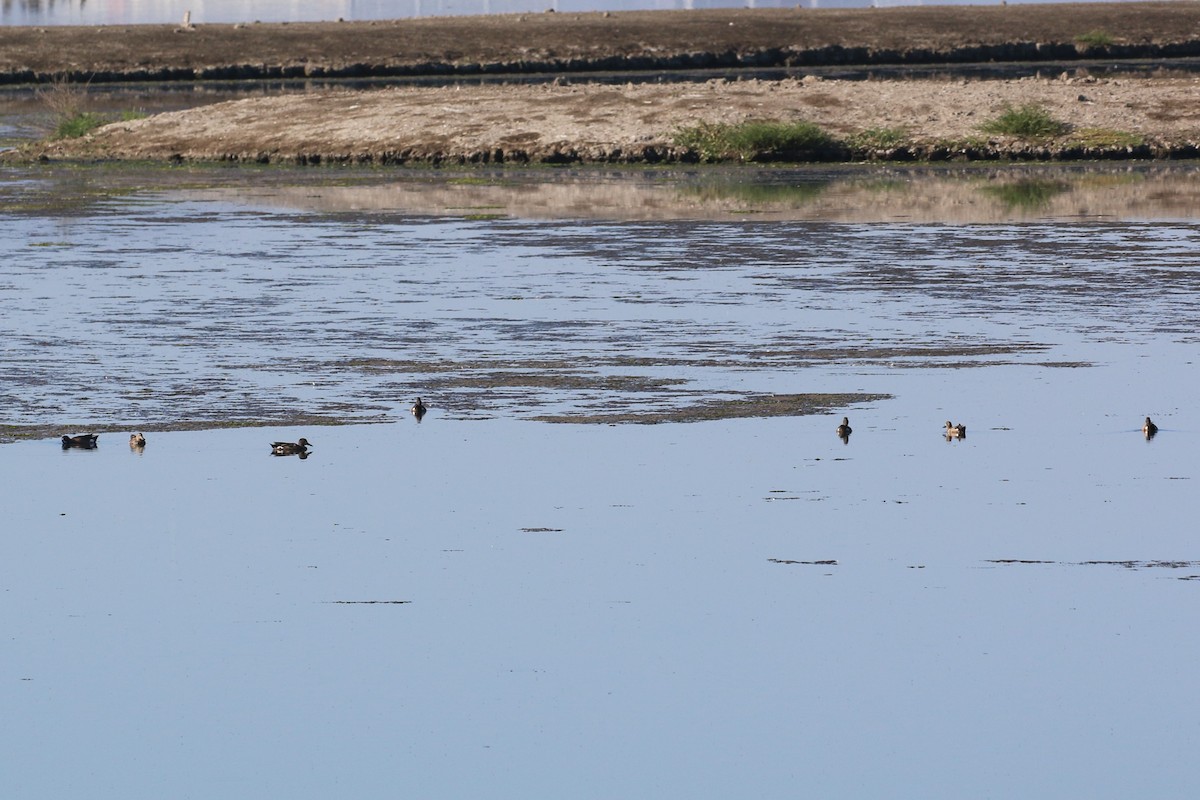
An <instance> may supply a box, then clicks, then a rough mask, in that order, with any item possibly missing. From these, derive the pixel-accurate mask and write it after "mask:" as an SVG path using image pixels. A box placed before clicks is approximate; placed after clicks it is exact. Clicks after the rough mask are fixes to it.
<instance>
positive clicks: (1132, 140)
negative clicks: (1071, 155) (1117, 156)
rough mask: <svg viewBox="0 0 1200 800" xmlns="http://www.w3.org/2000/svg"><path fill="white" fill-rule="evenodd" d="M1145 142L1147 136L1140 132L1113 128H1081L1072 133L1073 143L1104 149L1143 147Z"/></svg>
mask: <svg viewBox="0 0 1200 800" xmlns="http://www.w3.org/2000/svg"><path fill="white" fill-rule="evenodd" d="M1145 142H1146V140H1145V138H1144V137H1142V136H1141V135H1140V134H1136V133H1131V132H1130V131H1117V130H1113V129H1111V128H1081V129H1080V130H1077V131H1075V132H1074V133H1073V134H1072V135H1071V143H1072V144H1078V145H1079V146H1081V147H1092V148H1098V149H1104V150H1108V149H1115V148H1126V147H1141V146H1142V145H1143V144H1145Z"/></svg>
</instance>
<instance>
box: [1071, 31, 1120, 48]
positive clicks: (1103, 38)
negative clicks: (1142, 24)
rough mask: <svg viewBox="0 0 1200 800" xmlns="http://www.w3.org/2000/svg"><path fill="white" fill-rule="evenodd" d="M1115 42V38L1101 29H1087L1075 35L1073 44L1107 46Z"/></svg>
mask: <svg viewBox="0 0 1200 800" xmlns="http://www.w3.org/2000/svg"><path fill="white" fill-rule="evenodd" d="M1116 43H1117V40H1116V38H1115V37H1113V35H1112V34H1111V33H1109V32H1108V31H1102V30H1094V31H1088V32H1087V33H1081V34H1079V35H1078V36H1076V37H1075V44H1080V45H1083V46H1084V47H1108V46H1109V45H1113V44H1116Z"/></svg>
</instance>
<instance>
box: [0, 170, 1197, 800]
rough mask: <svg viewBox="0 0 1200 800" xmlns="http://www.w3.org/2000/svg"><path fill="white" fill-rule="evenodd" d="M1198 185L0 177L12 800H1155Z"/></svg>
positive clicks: (715, 178) (1170, 753) (267, 174)
mask: <svg viewBox="0 0 1200 800" xmlns="http://www.w3.org/2000/svg"><path fill="white" fill-rule="evenodd" d="M1195 178H1196V174H1195V167H1194V166H1189V165H1184V166H1179V167H1175V168H1171V169H1157V168H1156V169H1147V168H1142V169H1133V170H1130V169H1124V168H1112V169H1097V168H1085V169H1079V170H1059V171H1053V170H1037V169H1018V168H1014V169H1011V170H1002V171H969V172H964V173H952V174H951V173H930V172H928V171H920V170H912V171H895V170H888V171H883V170H871V171H860V170H846V171H834V172H828V171H816V170H798V171H786V170H778V171H767V172H763V173H752V174H749V176H748V174H747V173H745V172H741V173H737V172H724V171H720V170H713V171H706V172H703V173H698V174H687V173H679V172H657V171H655V172H637V173H616V172H604V171H583V172H578V173H575V172H566V171H564V172H547V173H536V174H532V175H531V174H530V173H519V174H506V173H487V172H478V173H477V172H466V173H445V174H440V173H430V174H421V173H409V172H401V173H394V172H393V173H386V172H382V171H380V172H362V173H359V172H332V171H309V172H288V171H283V170H264V171H258V172H253V171H219V170H216V171H210V170H186V171H185V170H177V171H166V170H137V169H129V170H99V169H44V170H32V171H28V172H26V171H17V170H7V171H5V172H3V173H0V192H2V195H0V221H2V224H3V226H4V230H5V233H6V236H5V237H3V239H2V240H0V292H2V293H3V297H4V304H5V313H4V314H3V316H2V317H0V343H2V344H0V347H2V348H3V351H2V352H3V358H2V359H0V365H2V370H3V373H2V375H0V400H2V401H3V408H4V409H5V419H4V422H5V423H6V424H8V425H15V426H26V427H30V428H32V427H45V428H47V429H49V428H51V427H53V426H60V427H61V428H63V430H62V431H58V430H55V431H54V432H56V433H57V432H67V430H66V429H67V428H70V432H76V431H77V430H83V429H85V428H88V427H92V426H96V427H98V428H100V429H103V430H105V431H111V432H105V433H102V434H101V436H100V447H99V449H97V450H95V451H88V452H85V451H78V450H71V451H63V450H61V448H60V447H59V446H58V443H57V442H56V441H55V440H54V439H37V440H32V441H19V442H15V443H9V444H4V445H0V470H2V471H3V472H2V474H3V475H4V483H5V486H6V490H5V499H6V503H5V506H6V508H5V510H6V515H5V518H6V524H5V531H6V534H5V535H4V536H3V537H0V598H2V602H0V624H2V626H3V631H4V634H5V635H4V636H3V637H2V638H0V664H2V665H3V666H2V667H0V698H2V700H0V702H2V703H3V707H4V708H5V710H6V712H7V718H8V719H9V720H10V724H9V725H6V726H5V727H4V733H3V734H0V751H2V752H4V753H5V754H6V755H5V757H4V759H5V768H4V769H3V770H0V795H3V796H4V797H14V798H51V797H78V796H86V797H98V798H110V797H111V798H123V799H127V798H161V797H215V796H220V797H226V798H260V797H264V796H266V797H299V798H323V797H330V796H353V797H361V798H384V797H396V796H420V797H466V796H487V797H505V798H508V797H512V798H517V797H545V796H571V797H595V798H611V797H630V796H654V797H689V798H695V797H705V798H708V797H711V798H726V797H732V796H746V795H752V796H756V797H780V798H783V797H795V796H797V795H803V796H817V797H865V796H870V797H879V796H896V795H902V796H920V797H931V798H961V797H973V796H996V797H1018V796H1019V797H1047V798H1050V797H1053V798H1061V797H1072V796H1087V797H1095V798H1126V797H1131V796H1147V797H1173V796H1184V795H1185V794H1186V792H1187V790H1188V788H1189V787H1190V786H1191V785H1192V783H1193V769H1192V767H1191V762H1192V756H1193V754H1194V752H1195V751H1196V748H1197V745H1200V723H1198V722H1197V721H1196V719H1195V714H1194V713H1193V709H1194V707H1195V704H1196V701H1197V700H1198V699H1200V678H1197V675H1196V670H1195V668H1194V665H1195V663H1196V660H1197V657H1198V656H1200V652H1198V650H1200V648H1198V647H1197V646H1196V645H1195V644H1193V643H1192V641H1191V638H1190V637H1188V636H1187V634H1186V632H1187V631H1188V630H1189V626H1190V623H1191V622H1192V620H1193V619H1194V616H1195V608H1196V604H1197V602H1198V601H1200V546H1198V545H1197V543H1196V540H1195V534H1194V527H1193V523H1192V520H1193V519H1194V518H1195V516H1196V514H1197V511H1198V509H1197V505H1198V501H1197V499H1196V494H1195V487H1194V485H1193V481H1194V480H1195V479H1196V455H1195V453H1196V444H1197V434H1196V426H1195V424H1194V422H1193V416H1194V414H1193V408H1194V405H1195V399H1196V395H1197V389H1198V388H1200V387H1198V386H1197V381H1196V379H1195V377H1194V375H1195V371H1194V367H1195V365H1194V361H1195V358H1196V333H1195V331H1196V330H1197V329H1198V328H1200V294H1197V285H1196V284H1197V273H1196V259H1195V253H1196V252H1197V251H1198V245H1200V208H1198V207H1197V205H1196V202H1195V197H1194V192H1195V189H1194V188H1193V187H1194V186H1195V185H1196V184H1197V181H1196V180H1195ZM809 392H819V393H862V394H863V395H887V396H889V399H883V400H872V401H869V402H861V403H850V404H849V405H845V406H837V407H833V408H829V409H828V411H827V412H825V413H820V414H817V415H812V416H789V417H775V418H750V419H730V420H717V421H710V422H697V423H689V424H680V423H664V424H657V425H628V424H619V425H596V424H554V423H548V422H542V421H538V418H539V417H541V416H543V415H546V414H567V415H574V416H576V417H577V418H581V419H583V418H588V417H591V416H595V415H607V414H615V413H620V412H621V411H623V410H628V409H630V408H637V409H643V410H648V411H658V410H670V409H678V408H687V407H690V406H693V405H695V404H697V403H701V402H704V401H706V400H709V399H712V398H719V399H723V400H726V401H728V402H729V403H731V404H734V405H736V406H742V405H746V406H749V407H755V405H754V404H755V403H756V402H757V398H759V397H760V396H761V395H763V394H770V393H778V394H799V393H809ZM418 394H420V395H422V396H423V397H425V399H426V401H427V402H429V403H430V404H431V410H430V412H429V414H428V415H427V416H426V417H425V419H424V421H423V422H421V423H419V424H418V423H417V422H416V421H415V420H414V419H412V418H411V416H409V415H408V414H407V413H406V411H405V409H406V408H407V406H408V405H409V404H411V402H412V400H413V398H414V397H415V396H417V395H418ZM844 414H845V415H849V417H850V420H851V424H852V425H853V427H854V433H853V434H852V436H851V437H850V440H849V442H848V443H846V444H843V442H841V441H840V440H839V439H838V438H837V437H836V436H835V435H834V427H835V426H836V424H837V421H838V420H840V419H841V417H842V416H843V415H844ZM1147 414H1149V415H1151V416H1152V417H1154V419H1155V420H1156V421H1157V422H1158V424H1159V425H1160V426H1161V428H1162V431H1161V432H1160V433H1159V435H1158V436H1157V437H1156V438H1155V439H1154V440H1152V441H1146V440H1145V439H1144V438H1143V437H1142V435H1141V434H1140V432H1139V431H1138V428H1139V427H1140V424H1141V419H1142V417H1144V416H1145V415H1147ZM305 415H311V416H314V417H319V418H324V419H342V420H350V421H354V420H360V421H361V423H362V424H353V425H343V426H318V425H312V424H309V425H306V426H303V427H289V426H284V425H282V424H281V425H276V426H268V427H249V428H237V429H225V430H205V431H180V430H168V431H163V432H156V431H155V430H154V429H155V428H178V427H180V426H181V425H182V424H184V423H191V422H197V423H199V424H201V425H215V424H218V423H221V422H222V421H225V420H244V421H251V420H279V421H286V420H294V419H299V418H302V417H303V416H305ZM946 419H953V420H954V421H962V422H965V423H967V424H968V428H969V436H968V438H967V439H965V440H963V441H956V442H948V441H946V440H945V439H944V438H943V437H942V436H941V434H940V432H939V429H940V428H941V427H942V425H943V424H944V422H945V420H946ZM376 420H379V421H378V422H374V421H376ZM368 422H373V423H374V424H367V423H368ZM143 427H147V428H151V432H150V433H149V434H148V437H149V440H150V442H149V445H148V446H147V447H146V448H145V450H144V452H140V453H138V452H133V451H130V449H129V448H128V447H127V446H126V444H125V443H124V440H125V439H127V438H128V433H129V431H131V430H136V429H140V428H143ZM299 436H306V437H307V438H309V439H310V440H312V441H313V442H314V449H313V451H312V453H311V455H310V457H309V458H307V459H304V460H301V459H299V458H295V457H289V458H275V457H272V456H271V455H269V452H268V446H267V445H268V443H269V442H271V441H274V440H276V439H288V440H294V439H296V438H297V437H299Z"/></svg>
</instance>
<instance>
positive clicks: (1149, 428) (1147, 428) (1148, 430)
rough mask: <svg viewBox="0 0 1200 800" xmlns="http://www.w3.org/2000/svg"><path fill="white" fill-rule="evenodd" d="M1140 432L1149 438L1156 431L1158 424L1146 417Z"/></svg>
mask: <svg viewBox="0 0 1200 800" xmlns="http://www.w3.org/2000/svg"><path fill="white" fill-rule="evenodd" d="M1142 433H1144V434H1146V438H1147V439H1149V438H1151V437H1152V436H1154V434H1156V433H1158V426H1157V425H1155V424H1154V423H1153V422H1151V421H1150V418H1149V417H1146V424H1145V425H1143V426H1142Z"/></svg>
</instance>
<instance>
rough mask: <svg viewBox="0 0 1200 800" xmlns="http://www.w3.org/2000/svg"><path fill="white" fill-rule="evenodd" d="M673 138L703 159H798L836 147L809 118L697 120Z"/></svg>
mask: <svg viewBox="0 0 1200 800" xmlns="http://www.w3.org/2000/svg"><path fill="white" fill-rule="evenodd" d="M673 141H674V143H675V145H676V146H677V147H683V148H686V149H688V150H691V151H692V152H694V153H696V154H697V155H698V156H700V158H701V159H703V160H704V161H725V160H730V159H736V160H741V161H771V160H787V159H797V160H800V159H807V158H811V157H812V156H813V155H817V154H821V153H827V152H829V151H831V150H835V149H837V148H838V143H837V141H836V140H835V139H834V138H833V137H832V136H830V135H829V134H827V133H826V132H825V131H824V130H822V129H821V127H820V126H819V125H817V124H816V123H812V122H755V121H748V122H740V123H737V124H729V123H719V122H713V123H710V122H701V123H700V124H699V125H693V126H691V127H688V128H681V129H680V130H678V131H676V132H675V134H674V136H673Z"/></svg>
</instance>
